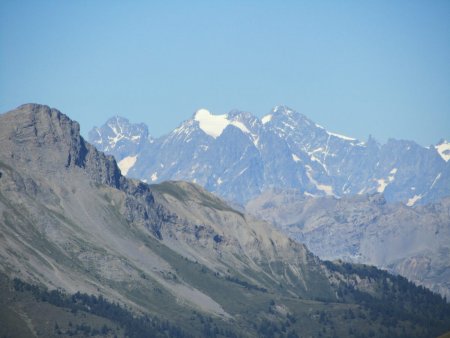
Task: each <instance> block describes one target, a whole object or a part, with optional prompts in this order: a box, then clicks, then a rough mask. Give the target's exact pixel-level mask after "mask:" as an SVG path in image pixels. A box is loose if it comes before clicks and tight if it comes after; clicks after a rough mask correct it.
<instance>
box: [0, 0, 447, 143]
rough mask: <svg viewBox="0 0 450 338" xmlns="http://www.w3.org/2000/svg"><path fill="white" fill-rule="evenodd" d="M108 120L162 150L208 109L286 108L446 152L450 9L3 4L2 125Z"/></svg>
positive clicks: (388, 4) (344, 128)
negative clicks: (143, 134)
mask: <svg viewBox="0 0 450 338" xmlns="http://www.w3.org/2000/svg"><path fill="white" fill-rule="evenodd" d="M25 102H37V103H44V104H48V105H50V106H52V107H56V108H58V109H60V110H61V111H63V112H64V113H66V114H67V115H69V116H70V117H71V118H73V119H75V120H77V121H79V122H80V123H81V125H82V132H83V133H84V134H86V133H87V131H88V130H89V129H90V128H91V127H92V126H94V125H100V124H102V123H103V122H104V121H105V120H106V119H107V118H108V117H110V116H112V115H116V114H118V115H122V116H125V117H128V118H129V119H130V120H131V121H133V122H141V121H142V122H145V123H147V124H148V125H149V127H150V132H151V134H152V135H154V136H158V135H161V134H164V133H167V132H169V131H170V130H171V129H173V128H175V127H176V126H177V125H178V124H179V123H180V122H181V121H183V120H185V119H188V118H190V117H191V115H192V114H193V112H194V111H195V110H197V109H198V108H201V107H204V108H208V109H209V110H211V111H212V112H214V113H216V114H220V113H225V112H228V111H229V110H231V109H234V108H237V109H241V110H246V111H251V112H253V113H254V114H256V115H258V116H263V115H264V114H266V113H267V112H268V111H269V110H270V109H271V108H272V107H273V106H275V105H278V104H286V105H288V106H290V107H292V108H294V109H295V110H297V111H299V112H302V113H304V114H306V115H307V116H309V117H310V118H311V119H313V120H314V121H316V122H317V123H319V124H321V125H323V126H325V127H326V128H327V129H329V130H331V131H335V132H339V133H342V134H346V135H349V136H354V137H357V138H360V139H366V138H367V136H368V135H369V134H372V135H373V136H374V137H375V138H377V139H378V140H380V141H385V140H386V139H387V138H389V137H395V138H402V139H412V140H415V141H417V142H418V143H420V144H423V145H429V144H431V143H436V142H437V141H438V140H439V139H440V138H441V137H443V138H447V139H450V1H448V0H444V1H438V0H432V1H425V0H424V1H264V0H262V1H261V0H259V1H232V0H229V1H112V0H109V1H99V0H96V1H82V0H77V1H56V0H55V1H17V0H2V1H1V2H0V111H1V112H5V111H7V110H9V109H12V108H14V107H16V106H18V105H20V104H22V103H25Z"/></svg>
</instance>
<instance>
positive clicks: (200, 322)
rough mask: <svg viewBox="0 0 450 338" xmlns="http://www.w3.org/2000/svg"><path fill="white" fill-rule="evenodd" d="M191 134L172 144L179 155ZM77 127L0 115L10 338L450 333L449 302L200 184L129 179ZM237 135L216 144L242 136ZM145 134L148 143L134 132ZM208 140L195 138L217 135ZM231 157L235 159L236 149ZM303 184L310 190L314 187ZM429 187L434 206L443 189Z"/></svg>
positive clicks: (34, 113)
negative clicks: (329, 251) (338, 255)
mask: <svg viewBox="0 0 450 338" xmlns="http://www.w3.org/2000/svg"><path fill="white" fill-rule="evenodd" d="M273 118H274V119H275V115H274V117H273ZM221 119H224V118H223V117H222V118H221ZM117 120H118V119H117ZM227 121H229V120H228V119H227ZM255 121H256V120H255ZM189 123H192V124H195V123H196V122H192V121H191V122H187V123H186V125H189ZM221 123H222V122H221ZM226 123H228V122H226ZM235 123H236V124H237V125H238V126H240V127H242V126H241V125H240V124H239V121H238V119H236V121H235ZM241 123H242V122H241ZM256 124H257V123H256V122H255V126H256ZM233 125H234V124H233ZM183 126H184V127H183V128H188V127H189V126H185V125H183ZM209 126H213V127H214V128H213V130H216V129H215V128H216V126H217V123H216V122H214V123H211V124H210V125H209ZM221 126H222V124H221ZM183 128H182V129H180V130H179V131H178V134H176V133H174V134H173V135H179V137H180V139H179V142H180V144H179V145H180V146H181V144H182V142H185V141H183V139H182V138H183V137H185V135H186V132H185V130H184V129H183ZM236 129H238V130H236ZM262 129H263V128H262ZM79 130H80V128H79V125H78V123H77V122H74V121H72V120H71V119H69V118H68V117H67V116H66V115H64V114H62V113H61V112H59V111H58V110H56V109H52V108H49V107H48V106H44V105H37V104H26V105H23V106H20V107H18V108H17V109H15V110H13V111H10V112H7V113H5V114H3V115H0V145H1V147H0V230H1V231H0V257H1V259H0V272H1V273H0V302H1V306H0V324H1V325H0V335H1V336H2V337H58V336H73V337H86V336H95V337H114V336H120V337H436V336H438V335H440V334H444V333H445V332H448V331H449V330H450V305H449V304H448V303H447V302H446V301H445V299H444V298H442V297H441V296H440V295H438V294H435V293H432V292H431V291H429V290H428V289H426V288H424V287H421V286H416V285H414V284H413V283H411V282H408V281H407V280H406V279H405V278H403V277H400V276H395V275H391V274H389V273H388V272H386V271H382V270H379V269H377V268H375V267H370V266H366V265H363V264H351V263H343V262H329V261H322V260H321V259H319V258H318V257H317V256H315V255H314V254H312V253H311V252H310V251H309V250H308V249H307V248H306V247H305V246H304V245H303V244H300V243H298V242H296V241H294V240H292V239H290V238H289V237H288V236H287V235H285V234H283V233H282V232H280V231H279V230H277V229H275V228H274V227H273V226H272V225H271V224H270V223H268V222H265V221H262V220H259V219H257V218H255V217H253V216H250V215H249V214H246V213H245V212H242V211H239V210H236V209H234V208H232V207H230V206H229V205H228V204H227V203H226V202H225V201H224V200H222V199H220V198H218V197H216V196H215V195H213V194H211V193H210V192H208V191H207V190H205V189H204V188H202V187H201V186H199V185H197V184H195V183H188V182H181V181H166V182H163V183H160V184H155V185H148V184H146V183H143V182H141V181H138V180H135V179H131V178H126V177H124V176H123V175H122V174H121V170H120V169H119V167H118V165H117V164H116V161H115V159H114V158H113V157H112V156H109V155H105V154H104V153H103V152H101V151H99V150H97V149H96V148H95V147H94V146H92V145H91V144H89V143H88V142H86V141H85V140H84V139H83V138H82V137H81V136H80V132H79ZM193 130H194V129H193ZM239 130H240V128H229V127H226V128H225V129H224V130H223V133H222V134H221V135H223V134H224V133H233V134H234V137H236V138H237V137H238V136H239V135H240V131H239ZM142 131H144V133H143V134H139V135H140V136H141V140H140V141H139V138H136V137H137V136H139V135H136V134H133V133H134V132H142ZM200 132H201V130H200V129H198V128H197V131H196V132H195V131H192V133H197V134H198V135H197V136H198V137H201V138H203V139H204V140H205V142H206V141H208V140H209V139H210V138H211V136H209V135H207V134H205V133H203V132H202V133H203V134H200ZM122 133H123V134H121V135H125V133H128V134H126V135H128V136H127V137H128V138H129V141H130V142H133V143H134V144H135V148H134V149H135V153H134V154H135V155H128V156H126V157H124V158H122V161H123V160H124V159H125V158H128V164H129V168H135V166H137V164H138V163H137V162H136V164H135V166H131V165H130V163H132V161H133V160H132V159H131V160H130V157H133V156H136V154H144V153H146V154H147V152H148V151H150V150H149V148H148V146H147V142H148V143H149V144H151V142H152V141H151V139H149V138H148V136H144V135H145V127H144V126H131V127H130V129H127V130H124V129H123V130H122ZM263 134H264V131H262V130H261V134H260V135H261V138H264V137H266V136H263ZM255 135H256V134H255ZM191 136H192V140H194V136H195V135H194V134H192V135H191ZM111 137H117V136H111ZM133 137H135V138H133ZM173 137H176V136H173ZM255 137H256V136H255ZM267 137H270V135H267ZM144 139H145V140H144ZM213 139H214V138H213ZM214 140H216V141H215V142H220V136H217V138H216V139H214ZM242 140H243V139H242ZM339 140H340V138H339ZM119 141H124V139H123V138H122V139H121V140H119V138H117V142H116V145H117V146H119ZM141 142H143V143H141ZM199 142H200V141H199ZM254 142H256V143H257V144H258V142H257V139H256V138H255V139H254ZM261 142H262V140H261ZM264 142H266V141H264ZM273 142H276V140H275V139H274V140H273ZM339 142H340V141H339ZM153 143H159V141H158V140H153ZM186 143H187V144H188V145H189V143H190V142H186ZM251 143H252V144H254V143H253V141H251ZM193 144H194V141H192V145H193ZM195 144H197V145H199V144H198V143H197V141H195ZM209 145H210V146H211V147H213V143H210V144H209ZM205 146H206V144H205ZM354 146H355V147H358V145H357V144H356V143H355V145H354ZM159 147H161V148H162V147H164V145H163V144H162V143H161V144H160V145H159ZM123 149H125V148H123ZM220 149H221V148H220V147H218V148H217V151H219V150H220ZM224 149H225V148H224ZM355 149H356V148H355ZM117 150H118V148H117ZM173 150H174V151H178V152H179V156H181V155H182V149H173ZM242 150H243V149H242ZM196 151H197V152H199V151H201V148H199V149H197V150H196ZM249 151H250V150H249ZM125 153H126V152H125ZM148 154H150V153H148ZM429 154H430V155H429V156H431V155H432V154H431V152H430V153H429ZM219 155H221V156H223V160H228V157H227V155H226V154H225V153H224V154H219V153H218V154H217V158H216V159H217V161H219V160H220V159H221V157H220V156H219ZM138 156H140V155H138ZM142 156H143V155H142ZM155 156H156V157H158V156H163V155H162V153H161V154H155ZM166 156H167V157H168V158H172V156H175V155H174V154H172V153H168V154H167V155H166ZM199 156H200V155H199ZM229 156H231V157H233V158H235V159H239V157H240V156H241V153H240V150H239V149H235V152H233V154H231V155H229ZM255 156H256V155H255ZM298 156H302V155H301V154H300V153H299V154H298ZM174 158H176V157H174ZM181 160H184V161H187V159H186V158H184V159H183V158H181V157H180V161H181ZM190 160H192V159H190ZM250 162H251V161H250ZM121 163H124V162H121ZM252 163H253V162H252ZM255 163H256V159H255ZM295 163H297V162H295ZM436 163H440V162H439V158H438V157H436ZM222 165H223V166H225V164H224V163H223V164H222ZM255 165H256V164H255ZM142 166H143V164H142ZM160 167H161V166H160ZM136 168H137V167H136ZM311 168H312V167H311ZM244 169H245V168H243V169H241V170H244ZM273 170H275V168H273ZM311 170H312V169H311ZM124 171H125V169H124V168H123V167H122V172H124ZM130 173H131V171H130ZM398 173H401V170H400V168H399V169H398ZM273 174H274V175H275V171H274V172H273ZM305 175H306V176H305V177H304V180H305V182H306V180H307V179H308V178H309V177H313V176H311V175H312V174H311V172H309V175H308V173H305ZM441 176H442V177H443V178H442V179H444V178H445V175H444V173H443V174H442V175H441ZM224 179H225V177H224ZM273 180H274V181H275V177H274V178H273ZM243 182H245V181H243ZM316 182H320V181H316ZM310 183H311V182H310ZM223 184H225V181H224V183H223ZM436 184H437V183H436ZM317 186H320V184H319V183H317ZM255 189H256V188H255ZM433 189H434V187H433V188H430V189H429V193H428V195H430V196H431V194H432V193H433V194H435V195H436V194H437V191H442V189H441V190H433ZM255 191H256V190H255ZM318 191H321V190H320V189H318ZM333 191H334V190H333ZM424 194H425V193H424ZM428 195H427V196H428ZM424 196H425V195H424ZM242 197H243V195H242ZM424 198H425V197H424Z"/></svg>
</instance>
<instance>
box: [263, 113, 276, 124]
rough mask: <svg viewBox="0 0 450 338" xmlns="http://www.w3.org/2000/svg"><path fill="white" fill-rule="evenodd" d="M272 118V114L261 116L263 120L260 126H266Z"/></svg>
mask: <svg viewBox="0 0 450 338" xmlns="http://www.w3.org/2000/svg"><path fill="white" fill-rule="evenodd" d="M272 117H273V115H272V114H269V115H266V116H263V118H262V119H261V122H262V124H266V123H268V122H270V121H271V120H272Z"/></svg>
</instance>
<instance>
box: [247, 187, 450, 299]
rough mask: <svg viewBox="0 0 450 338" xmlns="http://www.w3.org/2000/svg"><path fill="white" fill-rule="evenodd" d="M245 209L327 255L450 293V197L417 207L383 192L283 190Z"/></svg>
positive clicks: (257, 200) (328, 257) (254, 201)
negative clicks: (308, 194) (316, 194)
mask: <svg viewBox="0 0 450 338" xmlns="http://www.w3.org/2000/svg"><path fill="white" fill-rule="evenodd" d="M246 210H247V212H249V213H252V214H256V215H258V216H260V217H262V218H263V219H265V220H267V221H270V222H272V223H273V224H275V225H277V226H278V227H279V228H280V229H282V230H283V231H284V232H285V233H286V234H288V235H289V236H290V237H291V238H294V239H296V240H297V241H299V242H301V243H305V244H306V245H307V247H308V248H309V249H310V250H312V252H314V253H315V254H316V255H318V256H319V257H321V258H322V259H328V260H335V259H342V260H345V261H349V262H358V263H365V264H370V265H375V266H377V267H380V268H383V269H387V270H388V271H390V272H392V273H396V274H400V275H402V276H405V277H406V278H408V279H409V280H411V281H414V282H415V283H417V284H419V285H423V286H426V287H427V288H429V289H431V290H433V291H435V292H439V293H441V294H442V295H445V296H447V298H450V284H449V280H450V279H449V276H450V261H449V260H448V254H449V252H450V244H449V243H450V199H449V198H445V199H443V200H441V201H440V202H438V203H434V204H429V205H425V206H416V207H414V208H412V207H408V206H406V205H404V204H400V203H396V204H389V203H386V200H385V199H384V197H383V196H382V195H381V194H374V195H362V196H355V197H346V198H341V199H336V198H332V197H329V198H316V199H312V198H305V197H303V196H299V195H298V194H296V193H295V192H283V191H280V190H278V191H272V192H269V191H268V192H266V193H265V194H263V195H261V196H260V197H258V198H257V199H255V200H253V201H251V202H249V203H248V205H247V208H246Z"/></svg>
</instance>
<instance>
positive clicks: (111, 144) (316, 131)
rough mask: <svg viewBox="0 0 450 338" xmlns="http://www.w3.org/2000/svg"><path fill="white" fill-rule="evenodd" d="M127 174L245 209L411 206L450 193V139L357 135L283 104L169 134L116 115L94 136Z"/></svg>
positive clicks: (202, 117)
mask: <svg viewBox="0 0 450 338" xmlns="http://www.w3.org/2000/svg"><path fill="white" fill-rule="evenodd" d="M88 139H89V141H90V142H91V143H92V144H93V145H95V146H96V147H97V148H98V149H99V150H101V151H104V152H106V153H108V154H112V155H114V156H115V157H116V159H117V160H118V162H119V167H120V168H121V170H122V173H123V174H124V175H127V176H129V177H134V178H139V179H141V180H144V181H146V182H149V183H157V182H162V181H165V180H173V179H175V180H187V181H191V182H195V183H198V184H200V185H201V186H203V187H205V188H206V189H207V190H208V191H211V192H214V193H216V194H218V195H219V196H221V197H223V198H225V199H227V200H229V201H232V202H236V203H239V204H241V205H243V204H245V203H246V202H248V201H249V200H250V199H252V198H255V197H256V196H258V195H260V194H261V193H263V192H264V191H266V190H269V189H273V188H277V189H286V190H292V189H295V190H298V191H299V192H300V193H301V194H303V195H305V196H313V197H318V196H334V197H343V196H351V195H361V194H370V193H375V192H378V193H383V195H384V197H385V199H386V200H387V201H388V202H403V203H405V204H407V205H408V206H413V205H416V204H426V203H429V202H435V201H439V200H440V199H441V198H443V197H446V196H450V162H449V159H450V143H449V142H447V141H445V140H441V141H440V142H439V143H438V144H436V145H434V146H429V147H423V146H421V145H419V144H417V143H415V142H414V141H404V140H395V139H389V140H388V141H387V143H385V144H380V143H378V142H377V141H376V140H375V139H374V138H372V137H369V138H368V140H367V141H360V140H357V139H354V138H351V137H347V136H343V135H339V134H336V133H333V132H330V131H328V130H326V129H325V128H323V127H322V126H320V125H318V124H316V123H314V122H313V121H312V120H310V119H308V118H307V117H306V116H304V115H302V114H300V113H298V112H296V111H294V110H292V109H290V108H288V107H286V106H277V107H275V108H273V110H272V111H271V112H270V113H269V114H268V115H266V116H264V117H263V118H261V119H260V118H258V117H256V116H254V115H252V114H251V113H248V112H241V111H236V110H235V111H231V112H230V113H228V114H224V115H213V114H211V113H210V112H209V111H207V110H205V109H200V110H198V111H197V112H196V113H195V114H194V115H193V117H192V118H191V119H189V120H187V121H185V122H183V123H182V124H181V125H180V126H179V127H178V128H176V129H175V130H173V131H171V132H170V133H168V134H167V135H164V136H161V137H159V138H153V137H151V136H149V135H148V128H147V127H146V126H145V125H144V124H132V123H130V122H129V121H128V120H127V119H125V118H122V117H113V118H111V119H109V120H108V121H107V122H106V123H105V124H104V125H103V126H101V127H99V128H97V127H95V128H93V129H92V130H91V131H90V132H89V137H88Z"/></svg>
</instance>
